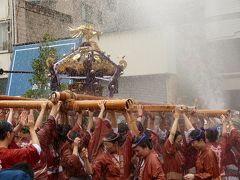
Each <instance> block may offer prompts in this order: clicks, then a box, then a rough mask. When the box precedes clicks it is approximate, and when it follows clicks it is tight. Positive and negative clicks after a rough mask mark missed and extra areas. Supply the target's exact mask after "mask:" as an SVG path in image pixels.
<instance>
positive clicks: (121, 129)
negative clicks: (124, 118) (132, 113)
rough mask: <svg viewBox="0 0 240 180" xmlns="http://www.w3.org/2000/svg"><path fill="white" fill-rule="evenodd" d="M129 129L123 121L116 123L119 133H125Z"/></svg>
mask: <svg viewBox="0 0 240 180" xmlns="http://www.w3.org/2000/svg"><path fill="white" fill-rule="evenodd" d="M128 131H129V128H128V125H127V124H126V123H124V122H120V123H119V124H118V133H119V134H125V133H127V132H128Z"/></svg>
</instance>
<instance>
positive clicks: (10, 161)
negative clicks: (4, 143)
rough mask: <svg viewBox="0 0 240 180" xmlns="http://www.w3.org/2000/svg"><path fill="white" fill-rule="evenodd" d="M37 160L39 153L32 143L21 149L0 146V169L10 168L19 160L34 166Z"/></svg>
mask: <svg viewBox="0 0 240 180" xmlns="http://www.w3.org/2000/svg"><path fill="white" fill-rule="evenodd" d="M38 160H39V154H38V152H37V149H36V148H35V147H34V146H33V145H29V146H27V147H26V148H21V149H8V148H3V147H1V148H0V170H1V169H6V168H10V167H12V166H13V165H15V164H16V163H19V162H25V163H28V164H30V165H31V166H34V165H35V164H36V163H37V162H38Z"/></svg>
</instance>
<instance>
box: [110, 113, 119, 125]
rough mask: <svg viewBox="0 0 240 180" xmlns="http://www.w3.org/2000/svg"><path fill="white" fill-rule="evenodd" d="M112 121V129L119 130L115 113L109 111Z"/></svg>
mask: <svg viewBox="0 0 240 180" xmlns="http://www.w3.org/2000/svg"><path fill="white" fill-rule="evenodd" d="M108 113H109V116H110V120H111V122H112V128H113V129H118V124H117V118H116V115H115V112H114V111H109V112H108Z"/></svg>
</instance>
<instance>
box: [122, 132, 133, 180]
mask: <svg viewBox="0 0 240 180" xmlns="http://www.w3.org/2000/svg"><path fill="white" fill-rule="evenodd" d="M119 156H120V161H123V163H120V165H121V166H120V174H121V175H120V176H121V177H120V179H121V180H126V179H129V178H130V175H131V173H132V170H133V164H132V162H131V158H132V156H133V150H132V134H131V132H130V131H129V132H128V134H127V137H126V140H125V142H124V143H123V145H122V146H120V147H119Z"/></svg>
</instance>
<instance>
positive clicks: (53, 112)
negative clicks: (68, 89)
mask: <svg viewBox="0 0 240 180" xmlns="http://www.w3.org/2000/svg"><path fill="white" fill-rule="evenodd" d="M61 104H62V102H61V101H59V102H58V103H57V104H54V105H53V107H52V109H51V111H50V114H49V116H52V117H53V118H54V119H56V117H57V114H58V112H59V109H60V107H61Z"/></svg>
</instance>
